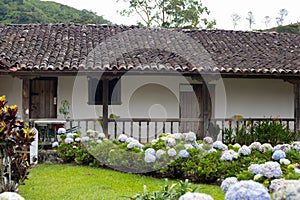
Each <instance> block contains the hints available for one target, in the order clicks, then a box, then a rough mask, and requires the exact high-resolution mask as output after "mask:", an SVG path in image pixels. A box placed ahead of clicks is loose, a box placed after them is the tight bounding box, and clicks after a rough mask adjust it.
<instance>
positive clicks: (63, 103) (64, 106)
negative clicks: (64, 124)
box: [59, 100, 71, 120]
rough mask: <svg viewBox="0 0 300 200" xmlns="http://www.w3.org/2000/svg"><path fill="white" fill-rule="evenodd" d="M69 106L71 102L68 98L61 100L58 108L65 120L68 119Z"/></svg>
mask: <svg viewBox="0 0 300 200" xmlns="http://www.w3.org/2000/svg"><path fill="white" fill-rule="evenodd" d="M70 108H71V104H70V102H69V101H68V100H62V101H61V107H60V108H59V113H60V114H62V115H63V116H64V118H65V120H67V119H70V116H69V115H70Z"/></svg>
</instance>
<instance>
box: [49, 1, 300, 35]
mask: <svg viewBox="0 0 300 200" xmlns="http://www.w3.org/2000/svg"><path fill="white" fill-rule="evenodd" d="M53 1H55V2H58V3H62V4H65V5H69V6H71V7H74V8H77V9H80V10H82V9H87V10H91V11H93V12H96V13H97V14H98V15H102V16H103V17H104V18H106V19H108V20H110V21H111V22H113V23H116V24H124V25H133V24H136V22H137V21H138V19H139V18H138V16H132V17H123V16H121V15H120V14H118V11H121V10H123V9H125V8H126V7H128V3H126V2H124V1H123V0H119V2H117V1H116V0H53ZM127 1H128V0H127ZM201 2H202V4H203V5H204V6H206V7H207V8H208V9H209V10H210V14H209V16H208V18H209V19H215V20H216V22H217V26H216V28H218V29H226V30H233V29H234V27H233V23H232V18H231V15H232V14H233V13H236V14H238V15H240V16H241V19H240V22H239V24H238V25H237V27H236V28H235V29H236V30H249V23H248V21H247V20H246V17H247V16H248V12H249V11H251V12H252V13H253V16H254V20H255V24H253V25H252V28H253V29H265V28H266V26H265V24H264V17H265V16H270V17H271V18H272V19H271V22H270V24H269V26H268V27H267V28H271V27H274V26H277V23H276V17H278V16H279V14H278V13H279V10H280V9H283V8H284V9H286V10H287V11H288V15H287V16H286V17H285V20H284V24H290V23H296V22H300V1H299V0H202V1H201Z"/></svg>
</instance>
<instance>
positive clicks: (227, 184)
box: [221, 177, 238, 194]
mask: <svg viewBox="0 0 300 200" xmlns="http://www.w3.org/2000/svg"><path fill="white" fill-rule="evenodd" d="M237 182H238V180H237V178H236V177H228V178H226V179H225V180H224V181H222V184H221V189H222V192H223V193H224V194H226V192H227V190H228V189H229V187H230V186H231V185H233V184H235V183H237Z"/></svg>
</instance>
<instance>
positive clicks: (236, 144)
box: [232, 143, 241, 149]
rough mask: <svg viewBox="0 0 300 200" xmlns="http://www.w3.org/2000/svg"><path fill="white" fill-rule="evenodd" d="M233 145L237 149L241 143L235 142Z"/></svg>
mask: <svg viewBox="0 0 300 200" xmlns="http://www.w3.org/2000/svg"><path fill="white" fill-rule="evenodd" d="M232 147H233V148H236V149H239V148H241V145H240V144H239V143H235V144H234V145H233V146H232Z"/></svg>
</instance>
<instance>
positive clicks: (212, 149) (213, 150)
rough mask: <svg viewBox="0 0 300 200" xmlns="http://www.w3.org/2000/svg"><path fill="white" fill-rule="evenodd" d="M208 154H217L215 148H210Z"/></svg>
mask: <svg viewBox="0 0 300 200" xmlns="http://www.w3.org/2000/svg"><path fill="white" fill-rule="evenodd" d="M207 152H208V153H214V152H217V150H216V149H215V148H211V149H210V150H208V151H207Z"/></svg>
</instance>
